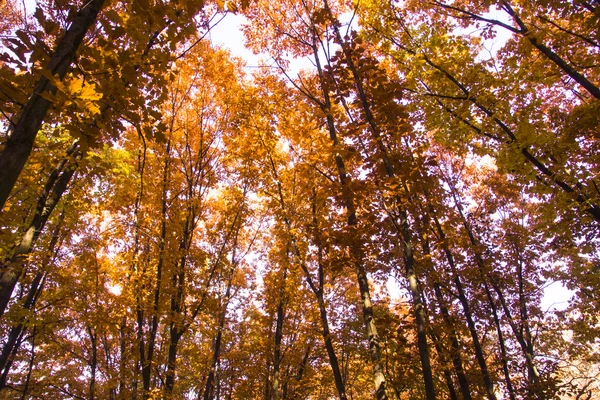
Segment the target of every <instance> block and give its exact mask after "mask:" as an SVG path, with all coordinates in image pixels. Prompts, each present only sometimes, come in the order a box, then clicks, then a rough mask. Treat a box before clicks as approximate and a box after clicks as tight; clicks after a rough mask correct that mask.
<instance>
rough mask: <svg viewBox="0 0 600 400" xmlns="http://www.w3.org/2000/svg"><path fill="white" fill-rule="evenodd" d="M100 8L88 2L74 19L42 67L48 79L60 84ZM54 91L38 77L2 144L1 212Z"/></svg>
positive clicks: (99, 0)
mask: <svg viewBox="0 0 600 400" xmlns="http://www.w3.org/2000/svg"><path fill="white" fill-rule="evenodd" d="M103 4H104V0H91V1H89V2H87V3H85V5H84V6H83V7H82V9H81V10H79V12H78V13H77V14H76V15H75V18H74V19H73V22H72V23H71V26H70V27H69V29H67V31H66V32H65V35H64V36H63V38H62V39H61V40H60V41H59V42H58V45H57V46H56V49H55V50H54V53H53V54H52V57H51V58H50V62H49V63H48V65H47V66H46V69H45V70H46V71H47V72H48V73H50V75H53V76H55V77H56V78H57V79H60V80H62V79H63V78H64V77H65V75H66V73H67V70H68V69H69V66H70V65H71V62H72V60H73V58H74V56H75V52H76V51H77V49H78V48H79V45H80V44H81V42H82V41H83V38H84V37H85V35H86V33H87V31H88V30H89V28H90V27H91V26H92V25H93V24H94V22H95V21H96V17H97V16H98V13H99V12H100V10H101V9H102V6H103ZM55 91H56V86H54V85H53V83H52V82H51V81H50V80H49V79H48V78H47V77H46V76H44V75H41V76H40V79H39V81H38V83H37V84H36V85H35V89H34V91H33V94H32V95H31V97H30V98H29V101H28V102H27V104H26V105H25V108H24V109H23V112H22V113H21V115H20V116H19V119H18V121H17V123H16V124H15V126H14V129H13V132H12V133H11V135H10V137H9V138H8V140H7V142H6V145H5V147H4V150H3V151H2V153H0V210H1V209H2V208H4V204H5V203H6V200H7V199H8V196H9V195H10V192H11V191H12V189H13V187H14V186H15V183H16V182H17V178H18V177H19V175H20V174H21V171H22V170H23V167H24V166H25V163H26V162H27V159H28V158H29V155H30V154H31V149H32V148H33V142H34V140H35V137H36V136H37V133H38V131H39V130H40V127H41V125H42V122H43V120H44V118H45V117H46V113H47V112H48V109H49V108H50V104H51V102H50V100H47V99H45V98H44V97H43V96H44V95H45V94H48V93H54V92H55Z"/></svg>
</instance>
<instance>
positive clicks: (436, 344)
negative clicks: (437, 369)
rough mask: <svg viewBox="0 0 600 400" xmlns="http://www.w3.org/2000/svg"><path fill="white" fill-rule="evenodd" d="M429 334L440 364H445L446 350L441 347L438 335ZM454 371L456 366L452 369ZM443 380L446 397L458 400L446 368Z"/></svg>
mask: <svg viewBox="0 0 600 400" xmlns="http://www.w3.org/2000/svg"><path fill="white" fill-rule="evenodd" d="M429 334H430V335H431V339H432V340H431V341H432V342H433V346H434V347H435V351H437V353H438V356H439V357H440V359H441V362H442V363H443V364H446V362H447V359H446V353H447V350H445V349H444V348H443V347H442V340H441V339H440V337H439V335H438V334H437V333H435V332H433V331H432V332H430V333H429ZM454 370H455V371H456V366H455V367H454ZM444 380H445V381H446V386H447V387H448V395H449V396H450V400H458V396H457V395H456V389H455V388H454V380H453V379H452V372H451V370H450V368H448V367H444Z"/></svg>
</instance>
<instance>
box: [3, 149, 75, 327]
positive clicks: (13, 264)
mask: <svg viewBox="0 0 600 400" xmlns="http://www.w3.org/2000/svg"><path fill="white" fill-rule="evenodd" d="M76 148H77V144H74V145H73V146H72V147H71V148H70V149H69V151H68V152H67V155H71V156H72V157H77V154H76V153H77V150H76ZM74 153H75V154H74ZM77 166H78V164H77V162H76V161H75V160H72V159H71V158H69V157H67V158H64V159H63V160H61V161H60V162H59V164H58V166H57V167H56V168H55V169H54V171H52V173H51V174H50V176H49V177H48V180H47V181H46V185H45V187H44V190H43V192H42V194H41V195H40V198H39V199H38V202H37V206H36V210H35V214H34V216H33V219H32V221H31V223H30V224H29V226H28V228H27V229H26V230H25V233H24V234H23V236H22V237H21V240H20V242H19V244H18V245H17V246H16V248H14V249H13V250H12V252H11V254H10V255H9V256H8V257H7V258H6V259H5V260H4V261H3V262H2V264H1V265H0V316H2V315H4V312H5V311H6V308H7V306H8V303H9V301H10V298H11V296H12V292H13V290H14V288H15V286H16V284H17V282H18V281H19V278H20V277H21V274H22V273H23V271H24V269H25V267H26V262H27V255H28V254H29V253H30V252H31V250H32V248H33V245H34V244H35V242H36V240H37V239H38V237H39V236H40V234H41V232H42V230H43V229H44V226H45V225H46V222H48V218H50V215H51V214H52V211H53V210H54V207H56V205H57V204H58V202H59V201H60V199H61V198H62V195H63V194H64V192H65V191H66V190H67V187H68V185H69V182H70V181H71V178H72V177H73V175H74V174H75V170H76V169H77Z"/></svg>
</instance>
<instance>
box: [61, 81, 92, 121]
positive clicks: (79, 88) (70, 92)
mask: <svg viewBox="0 0 600 400" xmlns="http://www.w3.org/2000/svg"><path fill="white" fill-rule="evenodd" d="M56 86H57V88H58V89H59V90H60V91H61V92H62V93H64V94H65V95H66V97H67V99H68V100H67V101H66V102H65V105H70V104H73V103H74V104H75V105H76V106H77V108H79V109H81V110H84V111H87V112H89V113H90V114H92V115H97V114H100V107H99V106H98V100H100V99H101V98H102V93H98V92H97V91H96V85H95V84H93V83H88V82H85V81H84V80H83V79H80V78H74V79H71V80H69V81H67V82H56Z"/></svg>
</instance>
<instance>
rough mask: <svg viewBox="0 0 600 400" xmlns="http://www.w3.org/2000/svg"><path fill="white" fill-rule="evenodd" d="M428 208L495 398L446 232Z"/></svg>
mask: <svg viewBox="0 0 600 400" xmlns="http://www.w3.org/2000/svg"><path fill="white" fill-rule="evenodd" d="M429 208H430V212H431V215H432V217H433V220H434V223H435V226H436V230H437V232H438V236H439V237H440V243H441V244H442V249H443V250H444V253H445V255H446V260H447V261H448V264H449V265H450V271H451V272H452V275H453V276H454V285H455V287H456V290H457V294H458V300H459V301H460V304H461V306H462V309H463V313H464V315H465V318H466V320H467V327H468V329H469V333H470V334H471V339H472V340H473V347H474V349H475V358H476V359H477V363H478V364H479V369H480V370H481V375H482V378H483V383H484V386H485V388H486V393H487V396H488V398H489V399H491V400H495V399H496V394H495V392H494V385H493V383H492V379H491V378H490V374H489V372H488V367H487V362H486V360H485V356H484V354H483V348H482V346H481V342H480V340H479V334H478V333H477V328H476V325H475V320H474V319H473V314H472V313H471V307H470V305H469V301H468V299H467V295H466V293H465V290H464V288H463V285H462V281H461V279H460V275H459V274H458V271H457V268H456V264H455V262H454V256H453V255H452V252H451V251H450V248H449V247H448V244H447V241H446V234H445V233H444V231H443V229H442V225H441V224H440V222H439V220H438V218H437V215H436V213H435V209H434V208H433V206H432V205H431V203H430V205H429Z"/></svg>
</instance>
